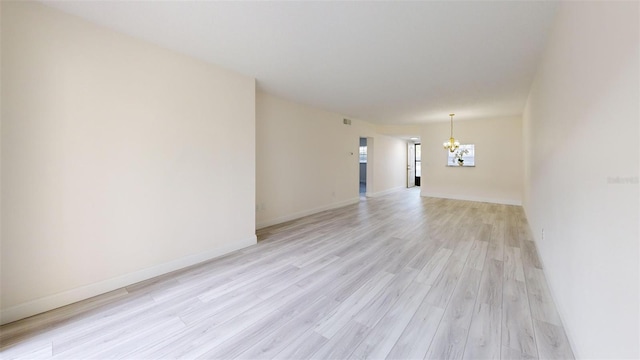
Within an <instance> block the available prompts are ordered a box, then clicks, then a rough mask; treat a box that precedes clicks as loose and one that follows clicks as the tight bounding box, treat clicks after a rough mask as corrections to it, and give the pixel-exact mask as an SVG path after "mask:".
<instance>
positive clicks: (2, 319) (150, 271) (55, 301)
mask: <svg viewBox="0 0 640 360" xmlns="http://www.w3.org/2000/svg"><path fill="white" fill-rule="evenodd" d="M256 243H257V238H256V236H255V235H254V236H252V237H250V238H248V239H245V240H242V241H239V242H237V243H234V244H231V245H228V246H223V247H219V248H216V249H213V250H210V251H207V252H204V253H199V254H194V255H190V256H185V257H183V258H180V259H176V260H173V261H170V262H167V263H164V264H160V265H156V266H152V267H149V268H146V269H142V270H138V271H135V272H132V273H129V274H125V275H121V276H118V277H115V278H111V279H107V280H104V281H100V282H97V283H93V284H89V285H86V286H82V287H79V288H75V289H71V290H68V291H64V292H61V293H57V294H54V295H50V296H46V297H43V298H40V299H36V300H32V301H29V302H26V303H23V304H19V305H15V306H12V307H9V308H6V309H3V310H2V311H0V324H7V323H10V322H13V321H16V320H20V319H24V318H26V317H29V316H33V315H36V314H40V313H43V312H45V311H49V310H53V309H56V308H59V307H61V306H65V305H69V304H73V303H75V302H78V301H81V300H85V299H88V298H91V297H94V296H97V295H100V294H104V293H107V292H109V291H113V290H117V289H120V288H123V287H125V286H129V285H132V284H135V283H137V282H140V281H144V280H148V279H151V278H153V277H156V276H159V275H163V274H167V273H169V272H172V271H175V270H179V269H183V268H185V267H188V266H191V265H195V264H198V263H201V262H203V261H207V260H211V259H213V258H216V257H219V256H222V255H225V254H227V253H230V252H232V251H235V250H239V249H242V248H245V247H247V246H251V245H255V244H256Z"/></svg>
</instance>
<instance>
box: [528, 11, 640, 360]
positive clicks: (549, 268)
mask: <svg viewBox="0 0 640 360" xmlns="http://www.w3.org/2000/svg"><path fill="white" fill-rule="evenodd" d="M639 10H640V9H639V5H638V2H626V3H624V2H618V3H615V2H579V3H564V4H562V5H561V6H560V7H559V10H558V13H557V18H556V23H555V26H554V29H553V32H552V34H551V37H550V40H549V43H548V47H547V49H546V53H545V56H544V58H543V61H542V63H541V67H540V70H539V72H538V75H537V77H536V79H535V83H534V85H533V87H532V90H531V93H530V96H529V100H528V103H527V107H526V109H525V115H524V137H525V144H526V150H525V153H526V164H527V166H526V168H527V170H526V174H527V175H526V178H525V184H526V186H525V210H526V213H527V216H528V218H529V221H530V224H531V227H532V230H533V233H534V236H535V238H536V242H537V245H538V249H539V252H540V255H541V258H542V261H543V264H544V266H545V273H546V275H547V277H548V282H549V285H550V288H551V291H552V293H553V295H554V298H555V301H556V302H557V304H556V305H557V307H558V309H559V311H560V313H561V316H562V318H563V320H564V323H565V326H566V329H567V332H568V336H569V338H570V340H571V342H572V343H573V348H574V351H575V353H576V356H577V357H580V358H608V359H612V358H634V359H637V358H639V357H640V351H639V349H638V346H639V341H638V337H639V336H640V333H639V330H638V320H639V319H638V315H639V314H638V306H639V304H640V302H639V300H638V299H639V297H638V295H639V294H638V282H639V280H640V279H639V276H638V275H639V274H638V272H639V268H638V250H639V249H638V238H639V237H638V235H639V234H638V219H639V218H640V214H639V211H638V199H639V195H640V193H639V191H638V161H639V155H638V152H639V146H638V143H639V140H640V139H639V136H638V131H639V126H638V122H639V121H638V119H640V112H639V110H638V104H639V102H638V99H639V97H640V91H639V78H640V72H639V71H638V67H639V66H638V64H639V63H640V58H639V56H638V53H639V50H640V46H639V44H640V39H639V30H640V29H639V27H638V15H639ZM542 229H544V238H543V237H542Z"/></svg>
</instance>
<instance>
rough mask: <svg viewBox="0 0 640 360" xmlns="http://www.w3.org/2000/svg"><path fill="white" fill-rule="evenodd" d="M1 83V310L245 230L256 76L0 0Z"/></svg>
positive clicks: (240, 238) (183, 257)
mask: <svg viewBox="0 0 640 360" xmlns="http://www.w3.org/2000/svg"><path fill="white" fill-rule="evenodd" d="M2 96H3V97H2V105H3V107H2V167H3V169H2V265H1V266H2V268H1V273H2V274H1V284H2V285H1V286H2V287H1V290H2V291H1V293H2V295H1V300H2V321H3V322H7V321H11V320H15V319H17V318H20V317H24V316H27V315H31V314H33V313H37V312H40V311H44V310H48V309H50V308H53V307H57V306H60V305H64V304H67V303H70V302H73V301H77V300H80V299H82V298H86V297H89V296H93V295H96V294H99V293H103V292H105V291H108V290H112V289H114V288H118V287H120V286H124V285H127V284H129V283H132V282H136V281H139V280H142V279H144V278H149V277H152V276H155V275H158V274H160V273H163V272H167V271H171V270H174V269H177V268H181V267H184V266H187V265H190V264H193V263H196V262H199V261H203V260H206V259H208V258H211V257H214V256H217V255H220V254H222V253H225V252H228V251H230V250H233V249H237V248H241V247H244V246H247V245H249V244H252V243H255V229H254V224H255V222H254V220H255V218H254V216H255V213H254V199H255V195H254V189H255V176H254V167H255V148H254V136H255V82H254V79H252V78H250V77H246V76H242V75H238V74H236V73H233V72H229V71H226V70H223V69H220V68H218V67H216V66H213V65H209V64H206V63H203V62H200V61H196V60H193V59H190V58H187V57H185V56H182V55H178V54H176V53H173V52H170V51H167V50H163V49H160V48H158V47H155V46H153V45H150V44H147V43H144V42H141V41H138V40H135V39H132V38H129V37H126V36H124V35H120V34H118V33H115V32H112V31H109V30H106V29H103V28H100V27H97V26H94V25H91V24H89V23H86V22H84V21H81V20H79V19H77V18H74V17H72V16H69V15H66V14H63V13H60V12H58V11H55V10H52V9H49V8H47V7H44V6H42V5H39V4H37V3H26V2H22V3H17V2H15V3H14V2H3V4H2ZM239 144H241V146H239Z"/></svg>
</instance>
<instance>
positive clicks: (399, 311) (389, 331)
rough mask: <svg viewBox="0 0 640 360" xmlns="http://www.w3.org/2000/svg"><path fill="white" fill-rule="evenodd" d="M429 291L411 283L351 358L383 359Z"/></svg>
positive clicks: (426, 287)
mask: <svg viewBox="0 0 640 360" xmlns="http://www.w3.org/2000/svg"><path fill="white" fill-rule="evenodd" d="M428 291H429V287H428V286H423V285H422V284H418V283H415V282H414V283H412V284H410V285H409V287H408V288H407V289H406V290H405V291H404V292H403V293H402V295H401V296H400V299H398V301H396V303H395V304H394V306H393V307H392V308H391V309H389V311H387V312H386V313H385V314H384V316H383V317H382V319H380V321H379V322H378V323H377V324H376V325H375V326H374V327H373V328H372V330H371V331H370V332H369V334H368V335H367V337H366V338H365V339H364V340H363V341H362V342H361V343H360V345H359V346H358V347H357V348H356V350H355V351H354V353H352V354H351V357H352V358H356V359H383V358H385V357H386V356H387V354H388V353H389V351H391V349H392V348H393V346H394V345H395V343H396V341H397V340H398V338H399V337H400V335H401V334H402V332H403V331H404V329H405V327H406V326H407V324H408V323H409V321H410V320H411V318H412V317H413V315H414V314H415V312H416V310H417V308H418V306H420V304H421V303H422V301H423V300H424V297H425V296H426V295H427V292H428Z"/></svg>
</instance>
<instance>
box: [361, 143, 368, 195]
mask: <svg viewBox="0 0 640 360" xmlns="http://www.w3.org/2000/svg"><path fill="white" fill-rule="evenodd" d="M359 157H360V191H359V194H360V198H364V197H365V196H366V194H367V138H364V137H361V138H360V151H359Z"/></svg>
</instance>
